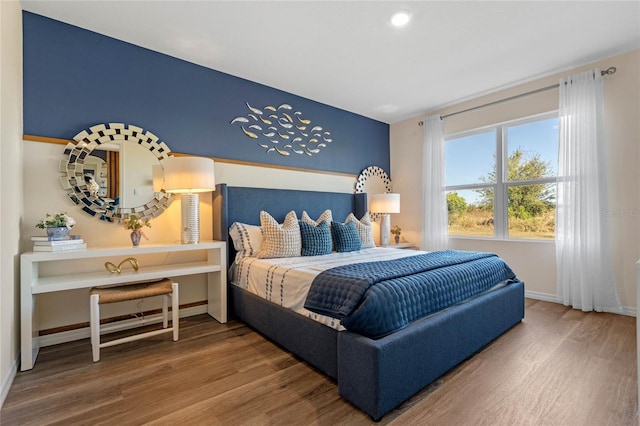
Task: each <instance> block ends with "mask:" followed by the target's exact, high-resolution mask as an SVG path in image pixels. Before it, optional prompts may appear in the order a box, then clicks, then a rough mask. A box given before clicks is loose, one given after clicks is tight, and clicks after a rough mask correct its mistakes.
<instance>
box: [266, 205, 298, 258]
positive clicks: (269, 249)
mask: <svg viewBox="0 0 640 426" xmlns="http://www.w3.org/2000/svg"><path fill="white" fill-rule="evenodd" d="M260 224H261V225H262V231H263V236H264V239H263V241H262V248H261V250H260V252H259V253H258V258H260V259H268V258H273V257H294V256H300V252H301V250H302V238H301V237H300V225H299V224H298V218H297V216H296V212H294V211H293V210H292V211H290V212H289V213H287V216H286V217H285V218H284V223H283V224H279V223H278V221H276V220H275V219H274V218H273V217H272V216H271V215H270V214H269V213H267V212H265V211H264V210H263V211H261V212H260Z"/></svg>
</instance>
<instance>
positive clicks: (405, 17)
mask: <svg viewBox="0 0 640 426" xmlns="http://www.w3.org/2000/svg"><path fill="white" fill-rule="evenodd" d="M410 20H411V15H410V14H409V13H407V12H396V13H394V14H393V16H391V25H393V26H394V27H404V26H405V25H407V24H408V23H409V21H410Z"/></svg>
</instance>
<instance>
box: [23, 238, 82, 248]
mask: <svg viewBox="0 0 640 426" xmlns="http://www.w3.org/2000/svg"><path fill="white" fill-rule="evenodd" d="M31 241H33V251H67V250H85V249H86V248H87V244H86V243H85V242H84V241H83V240H82V238H80V235H67V236H66V237H64V238H63V239H57V240H52V239H50V238H49V237H47V236H46V235H45V236H33V237H31Z"/></svg>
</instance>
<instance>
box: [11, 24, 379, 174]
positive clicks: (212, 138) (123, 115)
mask: <svg viewBox="0 0 640 426" xmlns="http://www.w3.org/2000/svg"><path fill="white" fill-rule="evenodd" d="M23 31H24V34H23V36H24V39H23V43H24V44H23V46H24V71H23V72H24V133H25V134H29V135H37V136H47V137H53V138H62V139H72V138H73V136H75V135H76V134H77V133H78V132H80V131H81V130H84V129H88V128H89V127H91V126H93V125H95V124H100V123H110V122H117V123H126V124H133V125H136V126H139V127H142V128H143V129H145V130H149V131H151V132H152V133H154V134H155V135H156V136H158V137H159V138H160V139H161V140H163V141H164V142H166V143H167V145H169V147H170V148H171V150H172V151H175V152H181V153H187V154H193V155H202V156H209V157H218V158H225V159H233V160H244V161H251V162H259V163H267V164H274V165H281V166H292V167H302V168H307V169H314V170H323V171H332V172H344V173H353V174H357V173H360V171H361V170H362V169H364V168H365V167H367V166H369V165H377V166H380V167H382V168H384V169H385V170H386V171H387V172H388V171H389V125H388V124H386V123H382V122H379V121H376V120H372V119H369V118H366V117H363V116H361V115H358V114H354V113H351V112H348V111H345V110H342V109H338V108H334V107H331V106H328V105H326V104H322V103H319V102H315V101H313V100H310V99H306V98H303V97H300V96H296V95H294V94H291V93H287V92H284V91H281V90H277V89H274V88H272V87H267V86H264V85H262V84H258V83H254V82H251V81H248V80H245V79H242V78H238V77H234V76H232V75H229V74H225V73H222V72H219V71H215V70H212V69H209V68H205V67H202V66H199V65H195V64H193V63H190V62H186V61H183V60H180V59H176V58H173V57H171V56H168V55H164V54H161V53H158V52H154V51H151V50H148V49H145V48H142V47H139V46H135V45H132V44H130V43H125V42H122V41H119V40H115V39H113V38H110V37H106V36H103V35H100V34H97V33H95V32H91V31H87V30H84V29H81V28H78V27H75V26H72V25H68V24H65V23H62V22H59V21H55V20H52V19H49V18H46V17H43V16H40V15H35V14H32V13H29V12H23ZM238 54H242V52H238ZM255 66H256V67H278V66H282V65H281V64H279V63H276V62H274V63H265V64H259V63H256V64H255ZM336 72H338V71H336ZM318 84H319V85H322V84H323V82H322V81H319V82H318ZM372 90H375V88H372ZM246 103H249V104H250V105H251V106H254V107H258V108H263V107H264V106H266V105H274V106H276V107H277V106H278V105H281V104H289V105H291V106H292V107H293V108H294V110H297V111H301V112H302V113H303V115H304V118H308V119H311V120H312V121H313V125H316V124H317V125H321V126H322V127H323V128H324V130H327V131H330V132H331V139H332V142H331V143H329V144H327V146H326V147H325V148H324V149H322V150H321V152H319V153H317V154H314V155H312V156H307V155H304V154H303V155H299V154H291V155H290V156H288V157H285V156H281V155H279V154H277V153H276V152H271V153H267V152H266V150H265V149H264V148H261V147H259V146H258V143H257V141H256V139H250V138H248V137H247V136H245V135H244V134H243V132H242V130H241V128H240V126H239V125H237V124H231V120H233V119H234V118H235V117H238V116H246V115H247V113H248V112H249V111H248V108H247V105H246Z"/></svg>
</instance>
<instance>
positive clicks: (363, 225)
mask: <svg viewBox="0 0 640 426" xmlns="http://www.w3.org/2000/svg"><path fill="white" fill-rule="evenodd" d="M349 222H353V223H354V224H355V226H356V229H357V230H358V235H360V243H361V244H362V248H363V249H364V248H372V247H375V246H376V243H375V242H374V241H373V229H372V228H371V217H370V216H369V212H366V213H365V214H364V216H362V219H360V220H358V219H357V218H356V215H354V214H353V213H349V216H347V219H346V220H345V223H349Z"/></svg>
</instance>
